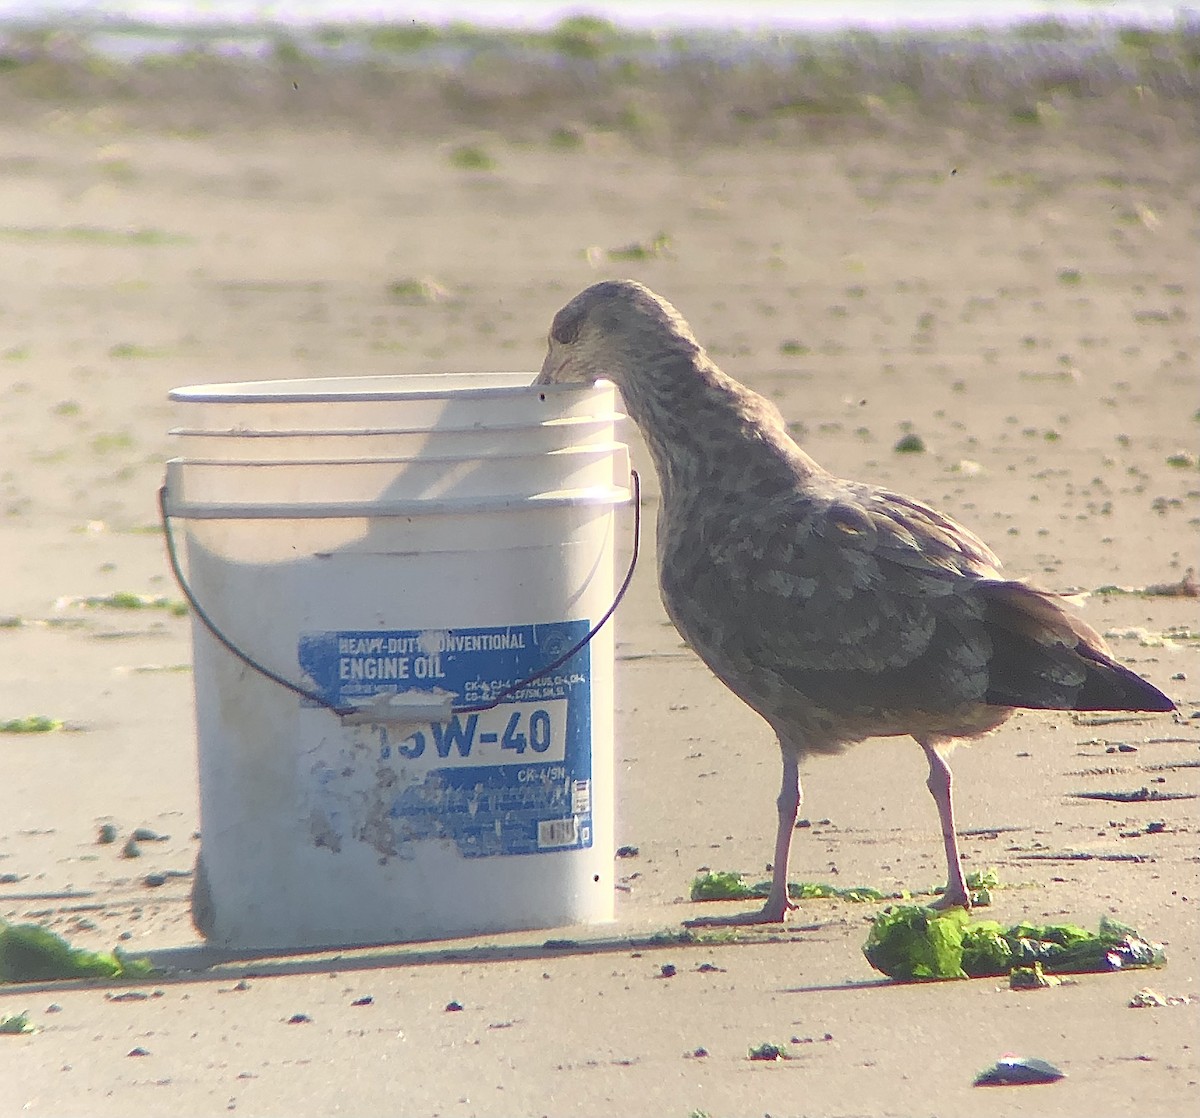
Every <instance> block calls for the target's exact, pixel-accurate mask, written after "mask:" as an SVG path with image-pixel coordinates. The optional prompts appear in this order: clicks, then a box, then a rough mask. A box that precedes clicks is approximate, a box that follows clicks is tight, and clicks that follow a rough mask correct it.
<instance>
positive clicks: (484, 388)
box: [167, 372, 612, 404]
mask: <svg viewBox="0 0 1200 1118" xmlns="http://www.w3.org/2000/svg"><path fill="white" fill-rule="evenodd" d="M535 376H537V374H536V373H534V372H460V373H387V374H382V375H374V376H365V377H363V376H345V377H312V378H304V377H298V378H291V379H285V380H245V381H226V382H219V383H213V384H187V385H181V386H180V387H178V388H172V389H171V390H170V391H169V392H168V393H167V396H168V398H169V399H170V400H172V401H173V402H175V403H182V404H326V403H381V402H388V401H395V402H401V401H408V400H450V399H476V400H478V399H489V398H498V397H502V396H519V395H534V394H535V393H536V394H539V395H541V396H542V398H543V399H544V398H545V397H546V396H547V395H553V396H566V395H572V394H575V395H585V394H587V393H591V392H595V391H596V390H597V389H598V388H603V389H604V390H607V389H608V388H611V387H612V385H611V382H609V381H597V382H596V383H594V384H536V385H535V384H534V383H533V378H534V377H535ZM438 379H444V380H453V381H454V382H456V383H458V382H463V381H466V382H468V383H466V384H461V386H459V387H443V388H441V389H437V388H434V387H432V386H430V387H422V385H423V384H424V385H429V384H430V382H431V381H435V380H438ZM472 379H478V380H480V381H490V382H491V383H481V384H478V385H474V384H470V383H469V382H470V381H471V380H472ZM497 381H502V382H504V383H496V382H497ZM389 385H391V386H394V387H389ZM339 386H344V387H339ZM409 386H411V387H409Z"/></svg>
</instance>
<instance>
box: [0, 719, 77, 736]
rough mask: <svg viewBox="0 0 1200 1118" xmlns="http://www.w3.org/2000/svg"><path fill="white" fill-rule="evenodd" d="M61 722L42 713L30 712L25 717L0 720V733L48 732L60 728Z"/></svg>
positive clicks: (61, 726)
mask: <svg viewBox="0 0 1200 1118" xmlns="http://www.w3.org/2000/svg"><path fill="white" fill-rule="evenodd" d="M62 728H63V724H62V722H61V721H60V720H59V719H57V718H49V717H47V716H46V715H44V714H31V715H29V716H28V717H27V718H9V719H6V720H5V721H3V722H0V734H49V733H51V732H52V731H54V730H61V729H62Z"/></svg>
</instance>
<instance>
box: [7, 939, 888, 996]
mask: <svg viewBox="0 0 1200 1118" xmlns="http://www.w3.org/2000/svg"><path fill="white" fill-rule="evenodd" d="M840 926H841V924H840V921H824V922H821V923H813V924H804V925H797V926H795V927H788V928H783V929H775V930H771V931H765V930H759V929H741V930H739V931H738V933H737V934H736V935H730V934H728V933H722V934H715V933H705V932H695V931H692V930H690V929H679V930H675V929H668V930H664V931H659V932H654V933H645V934H633V935H630V934H615V935H606V936H588V937H586V938H563V939H556V938H552V939H545V940H541V941H540V942H537V943H479V944H473V943H470V942H464V941H453V942H444V941H438V942H426V943H418V944H379V945H375V946H356V947H343V948H317V947H309V948H299V949H296V950H293V951H287V950H279V949H270V950H252V949H242V950H229V949H223V948H219V947H210V946H208V945H207V944H203V943H196V944H188V945H185V946H181V947H167V948H161V949H158V950H151V951H145V952H137V953H136V955H134V957H136V958H138V959H145V960H146V961H147V962H149V963H150V964H151V965H152V966H153V967H154V968H155V970H156V971H157V972H158V973H156V974H152V975H149V976H142V977H117V978H108V979H105V978H86V979H60V980H55V981H43V982H21V983H12V984H11V985H0V999H3V998H4V997H5V996H12V995H20V996H21V997H26V996H28V995H29V994H33V993H52V992H54V991H63V990H84V989H87V990H95V989H101V990H104V989H128V988H130V987H134V986H137V987H146V986H155V987H168V986H178V985H189V984H195V983H213V982H237V981H238V980H240V979H244V978H245V979H249V978H284V977H288V976H290V975H311V974H327V973H330V972H335V971H336V972H337V973H339V974H345V973H347V972H350V971H354V972H359V971H374V970H388V969H395V968H401V967H425V966H443V965H447V964H462V963H484V964H487V963H497V964H503V963H513V962H526V961H529V960H536V959H562V958H567V957H573V956H574V957H578V956H603V955H615V954H627V953H629V952H639V953H646V954H649V953H651V952H657V951H671V952H673V953H676V954H678V953H679V952H681V951H687V950H690V949H697V948H699V949H704V950H711V949H712V948H714V947H722V948H739V947H743V948H744V947H760V946H763V945H765V944H790V943H801V942H804V941H805V939H807V938H809V937H810V936H811V934H812V933H814V932H821V931H824V930H825V929H826V928H833V927H840ZM131 954H132V953H131ZM870 984H871V983H868V985H870ZM857 985H858V984H854V983H849V984H845V986H843V985H838V986H831V987H828V988H826V987H814V988H813V989H814V990H819V989H843V988H856V986H857ZM787 992H788V993H798V992H801V991H797V990H789V991H787Z"/></svg>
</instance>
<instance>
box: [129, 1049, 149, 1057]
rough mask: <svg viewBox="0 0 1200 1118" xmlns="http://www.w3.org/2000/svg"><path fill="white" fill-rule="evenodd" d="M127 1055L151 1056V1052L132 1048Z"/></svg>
mask: <svg viewBox="0 0 1200 1118" xmlns="http://www.w3.org/2000/svg"><path fill="white" fill-rule="evenodd" d="M125 1054H126V1055H127V1056H149V1055H150V1052H149V1050H148V1049H146V1048H141V1047H138V1048H131V1049H130V1050H129V1051H128V1052H127V1053H125Z"/></svg>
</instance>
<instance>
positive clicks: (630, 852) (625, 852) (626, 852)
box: [617, 846, 641, 858]
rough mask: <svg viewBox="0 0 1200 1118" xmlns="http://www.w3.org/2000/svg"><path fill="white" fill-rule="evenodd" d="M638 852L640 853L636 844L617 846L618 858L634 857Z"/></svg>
mask: <svg viewBox="0 0 1200 1118" xmlns="http://www.w3.org/2000/svg"><path fill="white" fill-rule="evenodd" d="M640 853H641V851H640V850H639V849H638V848H637V847H636V846H618V847H617V857H618V858H636V857H637V856H638V855H639V854H640Z"/></svg>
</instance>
